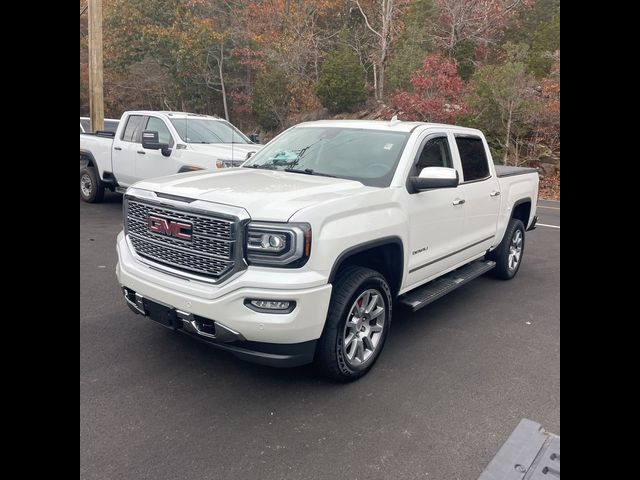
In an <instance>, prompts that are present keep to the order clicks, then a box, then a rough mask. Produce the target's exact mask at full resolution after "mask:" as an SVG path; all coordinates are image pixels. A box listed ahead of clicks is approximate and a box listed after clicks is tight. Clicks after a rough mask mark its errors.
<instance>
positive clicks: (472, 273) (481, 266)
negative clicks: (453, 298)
mask: <svg viewBox="0 0 640 480" xmlns="http://www.w3.org/2000/svg"><path fill="white" fill-rule="evenodd" d="M495 266H496V262H494V261H492V260H481V261H477V262H473V263H470V264H468V265H465V266H464V267H460V268H458V269H456V270H453V271H452V272H449V273H447V274H446V275H443V276H442V277H440V278H437V279H436V280H433V281H432V282H429V283H427V284H425V285H423V286H421V287H418V288H416V289H415V290H411V291H410V292H409V293H407V294H406V295H403V296H402V297H401V298H400V300H399V303H400V305H402V306H403V307H406V308H408V309H409V310H411V311H412V312H415V311H416V310H418V309H420V308H422V307H424V306H426V305H429V304H430V303H431V302H434V301H436V300H437V299H439V298H441V297H444V296H445V295H446V294H447V293H450V292H452V291H454V290H455V289H456V288H459V287H461V286H462V285H464V284H465V283H467V282H469V281H471V280H473V279H474V278H477V277H479V276H480V275H482V274H483V273H486V272H488V271H489V270H491V269H492V268H493V267H495Z"/></svg>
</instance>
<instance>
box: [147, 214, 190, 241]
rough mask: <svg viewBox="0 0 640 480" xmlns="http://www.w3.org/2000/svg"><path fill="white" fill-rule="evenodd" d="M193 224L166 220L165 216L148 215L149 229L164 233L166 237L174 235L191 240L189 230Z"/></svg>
mask: <svg viewBox="0 0 640 480" xmlns="http://www.w3.org/2000/svg"><path fill="white" fill-rule="evenodd" d="M192 230H193V225H191V224H190V223H185V222H176V221H173V220H167V219H166V218H160V217H153V216H151V215H149V231H150V232H153V233H159V234H160V235H166V236H167V237H175V238H179V239H180V240H188V241H191V232H192Z"/></svg>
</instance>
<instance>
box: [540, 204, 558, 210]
mask: <svg viewBox="0 0 640 480" xmlns="http://www.w3.org/2000/svg"><path fill="white" fill-rule="evenodd" d="M538 208H548V209H550V210H560V207H547V206H545V205H538Z"/></svg>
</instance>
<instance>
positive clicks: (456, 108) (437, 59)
mask: <svg viewBox="0 0 640 480" xmlns="http://www.w3.org/2000/svg"><path fill="white" fill-rule="evenodd" d="M411 85H412V86H413V91H412V92H399V93H396V94H395V95H393V96H392V97H391V104H392V105H393V106H394V107H395V108H396V109H397V110H398V111H399V112H400V114H401V117H402V118H403V119H406V120H419V121H424V122H439V123H455V122H456V119H457V118H458V117H459V116H460V115H464V114H466V113H468V112H469V107H468V106H467V104H466V103H465V101H464V94H465V90H466V89H465V85H464V83H463V82H462V80H461V79H460V77H459V76H458V71H457V68H456V64H455V62H454V61H453V60H451V59H448V58H445V57H443V56H442V55H440V54H437V53H434V54H431V55H427V56H426V57H425V59H424V60H423V61H422V68H421V69H420V70H418V71H416V72H415V73H414V74H413V75H412V77H411Z"/></svg>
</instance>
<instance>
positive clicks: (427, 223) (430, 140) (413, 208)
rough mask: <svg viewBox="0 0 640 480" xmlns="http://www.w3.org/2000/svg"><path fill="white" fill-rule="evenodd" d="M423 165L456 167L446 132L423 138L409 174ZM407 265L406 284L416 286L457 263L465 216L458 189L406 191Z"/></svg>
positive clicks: (417, 171)
mask: <svg viewBox="0 0 640 480" xmlns="http://www.w3.org/2000/svg"><path fill="white" fill-rule="evenodd" d="M425 167H449V168H456V169H457V170H458V175H459V174H460V172H459V166H458V165H455V164H454V159H453V156H452V155H451V148H450V138H449V137H448V136H447V134H446V133H444V132H442V133H429V134H427V135H426V136H425V138H424V139H423V140H422V142H421V145H420V148H418V153H417V155H416V159H415V163H414V166H413V167H412V170H411V171H410V173H409V175H410V176H417V175H419V173H420V171H421V170H422V169H423V168H425ZM407 205H408V214H409V219H410V220H409V247H410V251H409V252H408V253H409V267H408V271H407V278H406V282H405V284H406V285H407V286H408V287H410V286H416V285H417V284H419V283H424V281H426V280H428V279H430V278H431V277H433V276H434V275H436V274H438V273H440V272H442V271H443V270H446V269H447V268H449V267H451V266H453V265H455V263H456V262H458V261H459V260H457V259H458V254H457V253H456V252H457V251H458V250H460V248H461V242H462V240H461V236H462V228H463V223H464V215H465V204H464V202H460V191H459V188H457V187H456V188H436V189H433V190H427V191H423V192H416V193H409V194H408V201H407Z"/></svg>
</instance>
